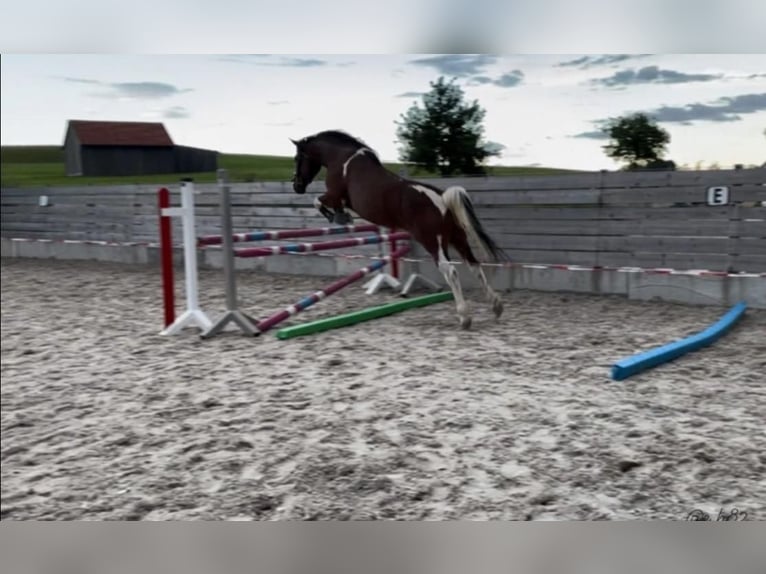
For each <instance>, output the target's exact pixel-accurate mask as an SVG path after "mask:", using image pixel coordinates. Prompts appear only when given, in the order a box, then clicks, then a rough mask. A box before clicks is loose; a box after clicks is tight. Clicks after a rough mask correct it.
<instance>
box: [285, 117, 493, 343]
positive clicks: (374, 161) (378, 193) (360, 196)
mask: <svg viewBox="0 0 766 574" xmlns="http://www.w3.org/2000/svg"><path fill="white" fill-rule="evenodd" d="M289 139H290V141H291V142H292V143H293V144H294V145H295V148H296V154H295V157H294V162H295V172H294V175H293V179H292V184H293V191H295V193H298V194H304V193H306V188H307V187H308V185H309V184H310V183H311V182H312V181H313V180H314V178H315V177H316V176H317V174H318V173H319V171H320V170H321V169H322V168H323V167H324V168H325V169H326V178H325V182H326V186H327V191H326V193H324V194H323V195H321V196H318V197H316V198H315V199H314V207H315V208H316V209H317V210H319V212H320V213H322V214H323V215H324V216H325V217H326V218H327V219H328V220H329V221H330V223H336V224H347V223H350V222H351V218H350V215H349V214H348V212H347V211H346V209H350V210H352V211H354V212H355V213H356V214H358V215H359V217H361V218H362V219H365V220H367V221H369V222H370V223H374V224H377V225H380V226H381V227H388V228H390V229H391V230H403V231H406V232H408V233H409V234H410V236H411V237H412V238H413V239H414V240H415V241H417V242H418V243H420V244H421V245H422V246H423V247H424V248H425V249H426V251H427V252H428V253H429V254H430V256H431V257H432V258H433V260H434V263H436V265H437V267H438V268H439V271H440V272H441V273H442V275H443V276H444V278H445V280H446V281H447V284H448V285H449V287H450V289H451V290H452V293H453V295H454V299H455V306H456V311H457V315H458V319H459V323H460V326H461V328H462V329H470V327H471V322H472V318H471V311H470V309H469V306H468V304H467V302H466V300H465V297H464V296H463V290H462V287H461V285H460V280H459V278H458V272H457V269H456V268H455V266H454V265H453V264H452V263H451V262H450V260H449V256H448V248H449V247H450V246H451V247H453V248H454V249H455V250H456V251H457V253H458V254H459V255H460V258H461V259H462V260H463V261H464V262H466V263H467V264H468V266H469V267H470V269H471V271H472V272H473V273H474V275H475V276H476V277H477V278H478V279H479V281H480V282H481V285H482V287H483V288H484V292H485V294H486V297H487V299H488V300H489V302H490V303H491V306H492V311H493V313H494V315H495V318H496V319H499V317H500V315H502V313H503V302H502V300H501V299H500V296H499V295H498V294H497V293H496V292H495V291H494V290H493V289H492V287H491V286H490V285H489V282H488V281H487V277H486V276H485V275H484V271H483V269H482V268H481V265H480V264H479V260H478V259H477V258H476V256H475V255H474V252H473V250H472V249H471V246H470V244H469V237H470V238H471V239H472V240H473V241H474V243H475V244H476V245H478V246H480V247H481V249H482V250H483V251H484V252H485V255H486V256H487V257H488V258H489V259H491V260H492V261H494V262H500V261H507V260H508V256H507V255H506V254H505V252H504V251H503V250H502V249H500V247H499V246H498V245H497V243H496V242H495V241H494V240H493V239H492V238H491V237H490V236H489V234H488V233H487V232H486V230H485V229H484V227H483V226H482V224H481V222H480V221H479V219H478V218H477V217H476V212H475V210H474V207H473V203H472V202H471V198H470V196H469V195H468V192H467V191H466V190H465V188H463V187H460V186H450V187H448V188H447V189H446V190H442V189H440V188H438V187H436V186H433V185H429V184H427V183H423V182H419V181H416V180H411V179H406V178H403V177H401V176H399V175H397V174H395V173H393V172H392V171H390V170H388V169H386V167H385V166H384V165H383V164H382V163H381V161H380V159H379V158H378V155H377V154H376V153H375V151H373V150H372V149H371V148H370V147H369V146H367V144H365V143H364V142H363V141H362V140H360V139H358V138H356V137H354V136H352V135H350V134H348V133H346V132H344V131H340V130H326V131H322V132H319V133H317V134H314V135H311V136H307V137H304V138H302V139H300V140H294V139H292V138H289Z"/></svg>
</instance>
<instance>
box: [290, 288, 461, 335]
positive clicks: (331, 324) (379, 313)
mask: <svg viewBox="0 0 766 574" xmlns="http://www.w3.org/2000/svg"><path fill="white" fill-rule="evenodd" d="M451 299H452V292H451V291H444V292H442V293H433V294H431V295H423V296H422V297H413V298H412V299H404V300H403V301H394V302H393V303H386V304H385V305H379V306H377V307H370V308H368V309H362V310H361V311H353V312H352V313H345V314H343V315H336V316H335V317H328V318H327V319H318V320H316V321H311V322H309V323H303V324H301V325H294V326H292V327H285V328H284V329H280V330H279V331H277V339H292V338H293V337H301V336H303V335H313V334H314V333H321V332H322V331H329V330H330V329H337V328H339V327H347V326H349V325H356V324H357V323H362V322H364V321H370V320H371V319H377V318H379V317H385V316H387V315H393V314H394V313H399V312H401V311H405V310H407V309H414V308H415V307H425V306H426V305H433V304H434V303H441V302H442V301H449V300H451Z"/></svg>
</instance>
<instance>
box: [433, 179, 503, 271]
mask: <svg viewBox="0 0 766 574" xmlns="http://www.w3.org/2000/svg"><path fill="white" fill-rule="evenodd" d="M442 199H443V200H444V203H445V205H446V206H447V209H448V210H449V211H450V212H451V213H452V215H453V216H454V217H455V220H456V221H457V223H458V225H460V227H461V228H462V229H463V231H465V233H466V235H468V236H469V237H471V238H473V240H474V241H475V242H476V243H478V244H479V245H481V246H482V248H483V249H484V251H485V252H486V254H487V256H489V257H491V258H492V259H493V260H494V261H510V257H508V255H507V254H506V253H505V252H504V251H503V250H502V249H500V246H498V244H497V243H495V241H494V240H493V239H492V238H491V237H490V236H489V234H488V233H487V232H486V230H485V229H484V227H483V226H482V225H481V222H480V221H479V218H478V217H476V211H474V209H473V203H472V202H471V197H470V196H469V195H468V192H467V191H466V190H465V188H463V187H460V186H458V185H453V186H451V187H449V188H447V190H446V191H445V192H444V194H443V195H442Z"/></svg>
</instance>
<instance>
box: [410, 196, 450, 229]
mask: <svg viewBox="0 0 766 574" xmlns="http://www.w3.org/2000/svg"><path fill="white" fill-rule="evenodd" d="M412 189H414V190H415V191H419V192H420V193H424V194H425V195H426V196H427V197H428V199H430V200H431V202H432V203H433V204H434V205H435V206H436V209H438V210H439V211H440V212H441V214H442V216H444V215H446V214H447V205H446V204H445V203H444V200H443V199H442V196H441V195H439V194H438V193H436V192H435V191H434V190H433V189H431V188H430V187H426V186H425V185H417V184H416V185H413V186H412ZM439 242H440V244H441V240H439Z"/></svg>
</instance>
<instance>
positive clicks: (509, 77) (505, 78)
mask: <svg viewBox="0 0 766 574" xmlns="http://www.w3.org/2000/svg"><path fill="white" fill-rule="evenodd" d="M523 80H524V72H522V71H521V70H513V71H512V72H508V73H507V74H503V75H502V76H500V77H499V78H498V79H497V80H494V81H493V82H492V83H493V84H495V85H496V86H500V87H501V88H512V87H514V86H518V85H519V84H520V83H521V82H522V81H523Z"/></svg>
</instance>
